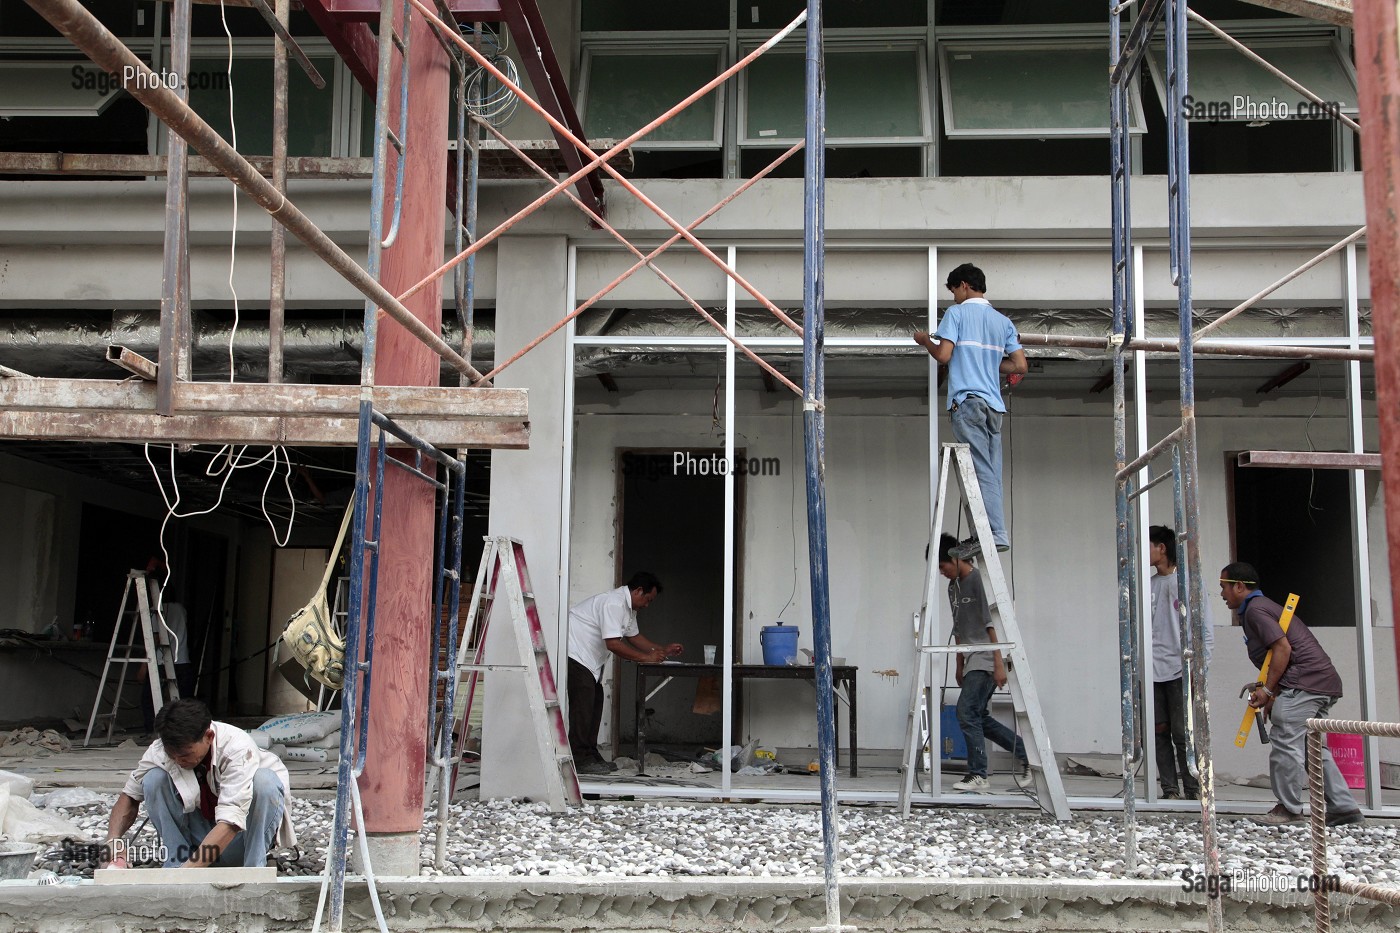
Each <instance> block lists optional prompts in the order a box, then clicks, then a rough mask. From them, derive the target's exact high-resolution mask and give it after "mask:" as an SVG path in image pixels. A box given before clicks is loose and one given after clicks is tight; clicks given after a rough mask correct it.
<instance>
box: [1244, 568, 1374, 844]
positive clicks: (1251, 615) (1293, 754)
mask: <svg viewBox="0 0 1400 933" xmlns="http://www.w3.org/2000/svg"><path fill="white" fill-rule="evenodd" d="M1220 598H1221V599H1223V600H1225V605H1227V606H1229V607H1230V609H1231V611H1232V612H1234V614H1235V624H1237V625H1239V626H1241V627H1242V628H1243V629H1244V643H1245V650H1246V651H1248V652H1249V661H1250V663H1251V664H1253V665H1254V666H1255V667H1262V666H1263V664H1264V656H1265V655H1266V654H1268V653H1269V652H1270V651H1272V652H1273V657H1272V659H1271V660H1270V661H1269V676H1268V679H1267V680H1266V681H1264V682H1262V683H1259V684H1257V685H1255V686H1254V688H1253V689H1252V690H1251V691H1250V693H1249V705H1250V706H1252V707H1254V708H1255V709H1259V710H1263V711H1264V715H1265V716H1266V717H1268V719H1269V722H1270V724H1271V725H1270V728H1269V742H1270V745H1269V783H1270V784H1271V785H1272V786H1273V791H1274V796H1275V797H1277V798H1278V804H1276V805H1275V806H1274V808H1273V809H1272V810H1270V811H1269V812H1268V813H1265V814H1264V815H1262V816H1257V817H1254V819H1255V821H1256V822H1259V823H1264V824H1265V825H1269V826H1277V825H1279V824H1282V823H1298V822H1301V821H1302V820H1303V819H1305V817H1304V816H1303V800H1304V790H1303V788H1304V786H1305V782H1306V781H1307V765H1306V751H1307V747H1306V741H1307V721H1308V720H1309V719H1317V718H1321V717H1323V716H1325V715H1326V714H1327V711H1328V710H1329V709H1331V708H1332V704H1334V703H1336V702H1337V700H1338V699H1340V698H1341V695H1342V678H1341V675H1339V674H1338V673H1337V669H1336V668H1335V667H1333V666H1332V659H1331V658H1329V657H1328V656H1327V652H1326V651H1323V650H1322V645H1320V644H1318V641H1317V637H1316V636H1315V635H1313V633H1312V632H1311V631H1310V630H1309V629H1308V627H1307V626H1306V625H1304V624H1303V620H1302V619H1300V618H1298V617H1297V616H1296V615H1295V616H1294V617H1293V621H1292V622H1290V623H1289V626H1288V631H1287V633H1285V632H1284V631H1283V629H1282V627H1280V625H1279V619H1280V618H1281V617H1282V615H1283V607H1282V606H1280V605H1279V604H1278V603H1276V602H1274V601H1273V600H1272V599H1269V598H1268V597H1267V596H1265V595H1264V593H1263V591H1262V590H1260V589H1259V574H1258V573H1257V572H1256V571H1255V569H1254V567H1253V566H1252V565H1250V564H1246V563H1240V562H1236V563H1233V564H1230V565H1229V566H1227V567H1226V568H1225V569H1224V570H1222V571H1220ZM1322 759H1323V762H1322V766H1323V778H1324V789H1325V793H1326V795H1327V825H1328V826H1343V825H1346V824H1348V823H1359V822H1361V820H1362V816H1361V809H1360V808H1359V807H1358V806H1357V805H1356V801H1355V800H1354V799H1353V798H1352V796H1351V791H1349V790H1348V789H1347V785H1346V782H1345V781H1344V780H1342V773H1341V772H1340V771H1338V770H1337V764H1336V762H1334V761H1333V760H1332V753H1331V752H1330V751H1328V750H1327V747H1326V746H1323V751H1322Z"/></svg>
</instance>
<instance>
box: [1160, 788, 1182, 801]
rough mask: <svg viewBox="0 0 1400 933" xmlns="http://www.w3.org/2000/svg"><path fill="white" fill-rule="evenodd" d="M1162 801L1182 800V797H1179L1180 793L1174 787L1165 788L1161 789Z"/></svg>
mask: <svg viewBox="0 0 1400 933" xmlns="http://www.w3.org/2000/svg"><path fill="white" fill-rule="evenodd" d="M1162 799H1163V800H1181V799H1182V797H1181V791H1179V790H1177V789H1176V788H1175V787H1166V788H1163V789H1162Z"/></svg>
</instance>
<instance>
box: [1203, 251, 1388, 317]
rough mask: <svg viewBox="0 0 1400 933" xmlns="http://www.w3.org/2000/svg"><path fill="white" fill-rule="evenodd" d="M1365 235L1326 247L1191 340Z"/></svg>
mask: <svg viewBox="0 0 1400 933" xmlns="http://www.w3.org/2000/svg"><path fill="white" fill-rule="evenodd" d="M1365 235H1366V228H1365V227H1362V228H1361V229H1360V230H1357V231H1356V232H1355V233H1353V234H1351V235H1350V236H1348V237H1347V238H1346V239H1345V240H1342V241H1341V242H1339V243H1335V244H1333V245H1332V246H1329V247H1327V249H1325V250H1323V251H1322V252H1320V253H1318V254H1317V255H1316V256H1314V257H1313V258H1311V259H1309V260H1308V261H1307V262H1305V263H1303V264H1302V265H1301V266H1299V267H1298V268H1296V269H1294V270H1293V271H1292V272H1290V273H1288V274H1287V275H1285V276H1284V277H1283V278H1281V279H1279V280H1278V281H1277V282H1274V283H1273V284H1272V285H1269V286H1267V287H1265V288H1264V290H1263V291H1260V292H1256V293H1254V294H1253V295H1251V296H1250V297H1248V298H1246V299H1245V300H1244V301H1243V302H1242V303H1240V304H1238V305H1235V307H1233V308H1231V309H1230V310H1229V311H1226V312H1225V313H1224V314H1222V315H1220V317H1218V318H1216V319H1215V320H1213V321H1211V322H1210V323H1209V324H1205V325H1203V326H1202V327H1201V328H1200V329H1199V330H1197V331H1196V334H1195V336H1194V338H1192V339H1194V340H1200V339H1201V338H1202V337H1203V336H1205V335H1206V334H1208V333H1210V332H1211V331H1213V330H1215V329H1216V328H1217V327H1219V326H1220V325H1221V324H1224V323H1225V322H1226V321H1228V320H1230V319H1231V318H1233V317H1235V315H1237V314H1240V313H1242V312H1244V311H1246V310H1248V309H1249V308H1252V307H1254V305H1255V304H1257V303H1258V302H1260V301H1263V300H1264V299H1265V298H1267V297H1268V296H1270V295H1272V294H1273V293H1274V292H1276V291H1278V290H1279V289H1280V288H1282V287H1283V286H1285V285H1287V284H1288V283H1289V282H1291V281H1293V280H1294V279H1296V278H1297V277H1298V276H1300V275H1302V274H1303V273H1304V272H1307V271H1308V270H1309V269H1311V268H1312V267H1313V266H1315V265H1317V264H1318V263H1320V262H1322V260H1324V259H1326V258H1327V257H1328V256H1331V255H1333V254H1334V253H1336V252H1338V251H1340V250H1343V249H1346V248H1347V247H1348V246H1350V245H1351V244H1353V243H1355V242H1356V241H1357V240H1359V239H1361V238H1362V237H1363V236H1365Z"/></svg>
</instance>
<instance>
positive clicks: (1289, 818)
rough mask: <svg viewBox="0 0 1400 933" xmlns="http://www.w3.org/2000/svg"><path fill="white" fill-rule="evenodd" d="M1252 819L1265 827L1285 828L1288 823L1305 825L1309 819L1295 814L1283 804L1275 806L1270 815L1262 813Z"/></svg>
mask: <svg viewBox="0 0 1400 933" xmlns="http://www.w3.org/2000/svg"><path fill="white" fill-rule="evenodd" d="M1250 819H1252V820H1254V822H1256V823H1262V824H1263V825H1265V826H1283V825H1285V824H1287V823H1303V822H1306V821H1307V817H1305V816H1303V814H1301V813H1294V812H1293V811H1292V810H1290V809H1288V808H1287V807H1285V806H1284V805H1283V804H1281V803H1276V804H1274V808H1273V809H1272V810H1270V811H1269V812H1268V813H1261V814H1260V815H1259V816H1252V817H1250Z"/></svg>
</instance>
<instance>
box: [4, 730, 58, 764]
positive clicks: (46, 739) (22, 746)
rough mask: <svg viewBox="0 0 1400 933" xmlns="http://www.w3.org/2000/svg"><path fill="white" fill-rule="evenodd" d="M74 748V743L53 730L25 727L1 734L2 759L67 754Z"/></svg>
mask: <svg viewBox="0 0 1400 933" xmlns="http://www.w3.org/2000/svg"><path fill="white" fill-rule="evenodd" d="M72 747H73V743H72V742H70V741H68V739H67V738H65V737H64V736H63V735H61V734H59V733H57V732H55V731H54V730H52V729H45V730H44V731H42V732H40V731H39V730H38V729H35V728H34V727H33V726H25V727H23V728H21V729H16V730H14V731H13V732H0V757H5V758H21V757H29V756H30V755H47V754H49V753H50V752H66V751H68V749H70V748H72Z"/></svg>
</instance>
